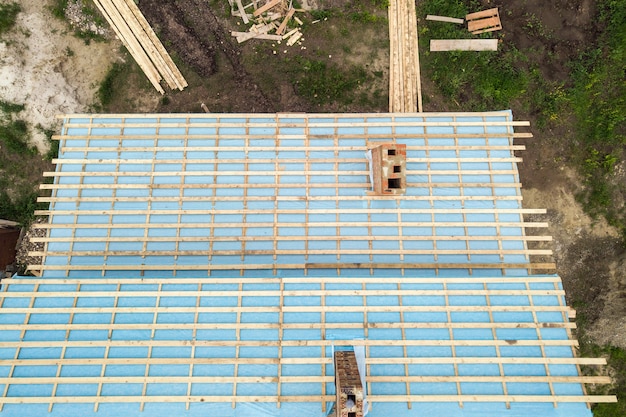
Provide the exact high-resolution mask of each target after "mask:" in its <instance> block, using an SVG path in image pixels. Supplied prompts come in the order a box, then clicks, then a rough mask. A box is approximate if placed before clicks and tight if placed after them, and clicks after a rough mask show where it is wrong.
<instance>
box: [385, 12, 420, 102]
mask: <svg viewBox="0 0 626 417" xmlns="http://www.w3.org/2000/svg"><path fill="white" fill-rule="evenodd" d="M389 42H390V45H389V58H390V63H389V111H390V112H391V113H415V112H417V111H420V112H421V111H422V87H421V81H420V66H419V54H418V48H417V16H416V11H415V1H413V0H391V1H390V2H389Z"/></svg>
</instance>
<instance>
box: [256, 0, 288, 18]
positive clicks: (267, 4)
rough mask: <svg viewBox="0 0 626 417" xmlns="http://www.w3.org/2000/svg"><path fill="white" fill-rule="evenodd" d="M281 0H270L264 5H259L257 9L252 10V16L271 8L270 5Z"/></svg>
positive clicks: (276, 3) (274, 4) (272, 5)
mask: <svg viewBox="0 0 626 417" xmlns="http://www.w3.org/2000/svg"><path fill="white" fill-rule="evenodd" d="M281 1H282V0H270V1H269V2H267V3H266V4H265V5H264V6H262V7H259V8H258V9H256V10H255V11H254V13H253V14H254V16H255V17H257V16H260V15H262V14H263V13H265V12H266V11H268V10H269V9H271V8H272V7H274V6H276V5H278V4H279V3H280V2H281Z"/></svg>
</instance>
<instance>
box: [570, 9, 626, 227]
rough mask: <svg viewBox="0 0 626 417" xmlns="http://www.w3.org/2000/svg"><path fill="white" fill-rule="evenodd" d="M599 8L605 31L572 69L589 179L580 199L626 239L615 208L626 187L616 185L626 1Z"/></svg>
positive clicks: (625, 111)
mask: <svg viewBox="0 0 626 417" xmlns="http://www.w3.org/2000/svg"><path fill="white" fill-rule="evenodd" d="M598 8H599V19H600V21H601V23H602V24H603V25H604V26H605V30H604V32H603V33H602V35H601V36H600V39H599V43H598V44H597V45H596V46H594V47H593V48H591V49H589V50H587V51H586V52H585V53H583V54H582V55H581V56H580V57H579V59H578V60H577V61H576V62H574V63H573V64H572V74H573V81H574V86H573V88H572V89H571V90H570V94H569V99H570V101H571V106H572V109H573V112H574V115H575V116H576V122H577V126H576V128H577V129H576V130H577V141H578V143H579V146H578V147H577V149H578V150H579V151H578V152H577V155H576V160H577V165H578V168H579V171H580V172H581V174H582V175H583V176H584V179H585V190H584V191H583V192H582V193H580V195H579V200H580V201H581V203H582V204H583V206H584V208H585V210H586V211H587V212H588V213H589V214H590V215H592V216H594V217H597V216H604V217H605V218H606V219H607V220H608V222H609V223H610V224H611V225H613V226H616V227H618V228H620V229H621V230H622V233H623V234H624V235H625V236H626V213H624V212H623V210H618V209H616V208H615V207H614V201H615V200H616V196H617V195H618V194H620V193H621V195H622V196H623V195H625V194H626V186H625V185H624V184H616V183H613V182H611V178H612V174H613V168H614V167H615V166H616V165H617V164H619V163H620V162H621V161H623V159H624V156H625V155H624V145H626V82H624V74H626V25H625V24H624V22H626V0H600V1H598Z"/></svg>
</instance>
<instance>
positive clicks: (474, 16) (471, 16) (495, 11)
mask: <svg viewBox="0 0 626 417" xmlns="http://www.w3.org/2000/svg"><path fill="white" fill-rule="evenodd" d="M498 14H499V13H498V8H497V7H494V8H493V9H487V10H481V11H479V12H474V13H469V14H467V15H465V20H467V21H470V20H475V19H483V18H485V17H491V16H498Z"/></svg>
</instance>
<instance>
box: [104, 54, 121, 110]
mask: <svg viewBox="0 0 626 417" xmlns="http://www.w3.org/2000/svg"><path fill="white" fill-rule="evenodd" d="M126 69H127V68H126V65H125V64H122V63H119V62H115V63H114V64H113V65H112V66H111V69H110V70H109V72H108V73H107V75H106V77H104V80H102V83H100V87H99V88H98V99H99V100H100V104H101V105H102V106H103V107H106V106H108V105H109V104H111V102H112V101H113V99H114V98H115V94H116V87H117V86H118V84H119V83H118V79H119V78H120V77H122V76H123V75H124V74H125V72H126V71H125V70H126Z"/></svg>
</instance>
